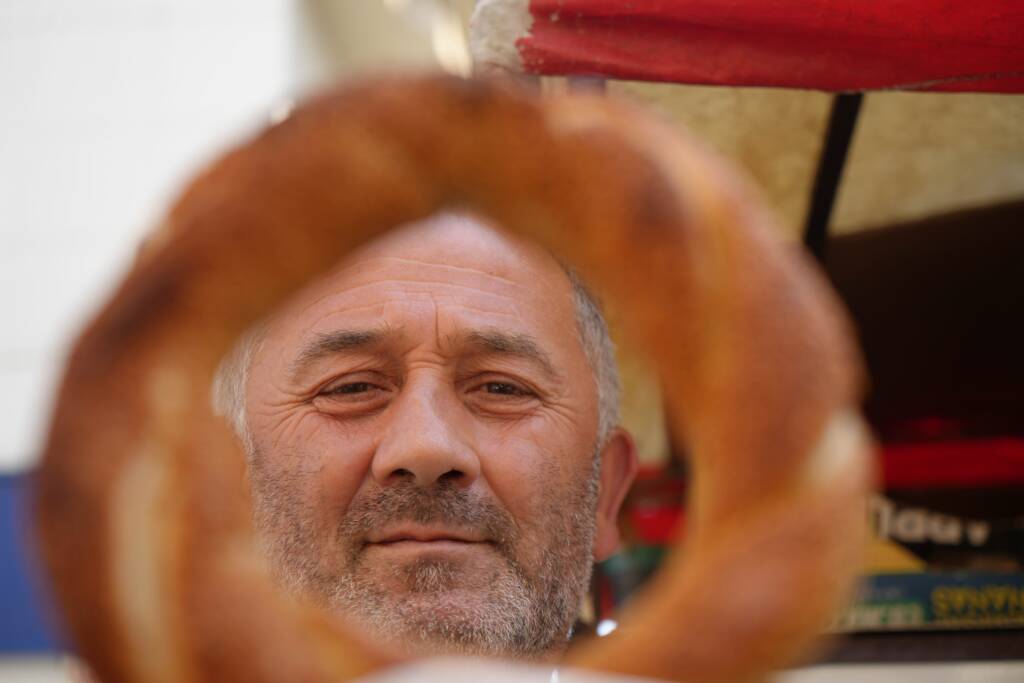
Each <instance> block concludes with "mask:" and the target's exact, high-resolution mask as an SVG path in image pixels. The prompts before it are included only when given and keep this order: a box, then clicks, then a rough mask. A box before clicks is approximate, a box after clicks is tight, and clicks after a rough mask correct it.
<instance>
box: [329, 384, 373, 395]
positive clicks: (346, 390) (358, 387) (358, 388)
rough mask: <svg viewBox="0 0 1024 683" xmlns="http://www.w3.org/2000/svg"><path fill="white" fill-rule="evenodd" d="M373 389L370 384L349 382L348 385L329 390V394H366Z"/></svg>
mask: <svg viewBox="0 0 1024 683" xmlns="http://www.w3.org/2000/svg"><path fill="white" fill-rule="evenodd" d="M371 389H373V385H372V384H370V383H369V382H349V383H348V384H341V385H339V386H336V387H334V388H333V389H330V390H328V391H327V392H325V393H327V394H365V393H366V392H368V391H370V390H371Z"/></svg>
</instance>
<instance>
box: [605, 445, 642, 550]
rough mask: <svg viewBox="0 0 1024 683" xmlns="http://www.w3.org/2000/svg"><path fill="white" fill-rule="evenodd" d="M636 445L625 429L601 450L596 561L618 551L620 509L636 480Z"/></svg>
mask: <svg viewBox="0 0 1024 683" xmlns="http://www.w3.org/2000/svg"><path fill="white" fill-rule="evenodd" d="M636 470H637V458H636V443H635V442H634V441H633V437H632V436H631V435H630V434H629V432H627V431H626V430H624V429H622V428H617V429H615V430H614V431H612V433H611V434H610V435H609V436H608V440H607V442H606V443H605V445H604V448H602V449H601V476H600V490H599V491H598V494H597V535H596V537H595V538H594V560H595V561H597V562H601V561H602V560H606V559H608V558H609V557H611V556H612V555H613V554H614V553H615V551H616V550H618V548H619V509H620V508H621V507H622V501H623V500H624V499H625V498H626V493H627V492H628V491H629V487H630V486H632V485H633V479H634V477H636Z"/></svg>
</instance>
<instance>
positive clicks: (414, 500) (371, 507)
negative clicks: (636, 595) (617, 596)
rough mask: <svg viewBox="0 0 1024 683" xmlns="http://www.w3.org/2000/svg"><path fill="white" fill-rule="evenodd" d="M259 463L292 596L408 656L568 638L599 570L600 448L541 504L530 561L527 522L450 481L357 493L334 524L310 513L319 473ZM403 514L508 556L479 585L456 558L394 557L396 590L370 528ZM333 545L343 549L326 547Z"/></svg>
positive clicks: (525, 651)
mask: <svg viewBox="0 0 1024 683" xmlns="http://www.w3.org/2000/svg"><path fill="white" fill-rule="evenodd" d="M261 462H262V457H261V454H260V453H258V452H255V453H254V454H253V458H251V463H250V467H251V470H252V481H253V499H254V519H255V522H256V527H257V530H258V535H259V538H260V541H261V544H262V545H263V547H264V550H265V552H266V554H267V557H268V558H269V560H270V564H271V567H272V569H273V571H274V573H275V576H276V578H277V580H278V581H279V583H280V584H281V585H282V586H284V587H285V589H286V590H287V591H289V592H290V593H292V594H293V595H296V596H299V597H301V598H304V599H306V600H311V601H313V602H314V603H316V604H318V605H320V606H322V607H323V608H325V609H326V610H328V611H330V612H332V613H334V614H337V615H340V616H342V617H343V618H345V619H348V620H351V621H354V622H356V623H358V624H360V625H361V626H363V627H364V628H366V629H368V630H369V631H370V632H371V633H372V634H373V635H374V636H375V637H376V638H377V639H378V640H380V641H383V642H387V643H389V644H392V645H393V646H396V647H398V648H399V649H401V650H403V651H405V652H407V653H409V654H419V655H423V654H466V655H475V656H485V657H507V658H515V659H540V658H545V657H548V656H550V655H551V654H552V653H554V652H557V651H559V650H560V649H561V648H563V647H564V646H565V644H566V642H567V639H568V637H569V631H570V628H571V626H572V624H573V623H574V621H575V619H576V616H577V614H578V611H579V607H580V604H581V600H582V598H583V595H584V593H585V592H586V590H587V587H588V585H589V582H590V575H591V571H592V553H593V543H594V536H595V533H596V528H595V527H596V523H595V511H596V505H597V490H598V472H599V462H598V458H597V456H596V454H595V458H594V461H593V462H594V464H593V467H592V469H591V472H590V476H589V478H588V480H586V481H583V482H581V485H580V486H577V487H574V490H572V491H565V492H561V493H562V495H556V494H555V493H554V492H553V494H552V496H550V497H549V498H548V499H547V500H546V501H545V502H544V504H543V507H544V514H543V515H542V516H541V518H540V519H541V520H542V521H541V523H540V524H538V527H539V528H538V529H534V530H533V531H534V532H535V537H536V538H540V539H541V540H542V541H543V542H542V543H541V544H540V547H538V548H536V549H535V562H534V563H533V564H534V565H535V566H533V567H528V566H525V565H524V563H523V562H522V557H523V556H524V555H528V554H527V553H524V552H522V550H523V549H522V546H521V545H520V543H521V541H522V538H523V529H521V528H520V527H519V526H518V525H517V524H516V522H515V521H514V520H513V519H512V517H511V516H510V515H509V513H508V512H507V511H505V510H504V509H503V508H501V507H499V506H498V505H497V504H495V503H494V502H491V501H489V500H483V499H481V498H477V497H474V496H472V495H470V494H469V493H468V492H467V491H465V490H463V489H460V488H457V487H455V486H453V485H450V484H447V483H446V482H440V483H439V484H436V485H435V486H433V487H430V488H421V487H417V486H414V485H412V484H408V485H406V484H397V485H395V486H391V487H388V488H379V489H376V490H374V491H372V495H370V494H364V495H360V496H357V498H356V499H355V500H353V501H352V503H351V505H350V506H349V508H348V510H346V511H345V513H344V517H343V518H342V521H341V523H340V524H339V525H338V527H337V529H336V530H335V531H334V532H333V534H332V533H331V531H330V530H328V531H326V532H323V531H321V530H319V529H317V528H316V527H315V526H314V524H313V523H312V521H311V520H312V517H311V515H309V514H303V506H302V503H301V498H300V497H299V495H298V492H299V491H301V490H302V487H301V483H302V478H303V477H308V476H315V475H314V474H298V475H296V474H287V475H282V474H281V473H275V474H270V473H268V472H266V471H265V470H264V468H262V467H261V466H260V463H261ZM399 521H415V522H419V523H424V524H426V523H434V524H444V525H448V526H455V527H461V528H466V529H473V530H474V531H478V532H482V533H483V535H484V536H485V537H487V538H488V539H491V542H492V544H493V551H494V552H496V553H498V555H499V557H500V559H501V560H502V562H501V563H500V564H499V566H498V567H497V568H496V569H495V571H494V572H493V574H492V575H491V576H487V577H484V578H483V580H478V581H477V583H479V584H480V585H479V586H473V587H470V588H467V587H466V585H465V578H466V577H465V573H464V571H463V568H461V567H460V566H459V564H458V563H457V562H453V561H449V560H446V559H443V558H429V557H428V558H421V559H419V560H416V561H414V562H411V563H406V564H402V565H396V566H395V567H393V576H392V577H391V578H394V579H396V580H398V581H399V582H400V583H401V584H402V585H403V586H405V588H406V590H405V592H404V593H401V594H396V593H394V592H392V591H389V590H387V589H385V588H384V587H383V586H382V585H381V584H380V583H379V581H377V580H374V577H373V576H372V574H371V573H370V572H369V571H368V570H366V568H365V566H364V565H363V564H361V561H362V559H364V555H363V551H364V550H365V546H364V543H363V541H362V539H363V538H365V536H366V534H367V533H368V532H369V531H370V530H372V529H374V528H380V527H381V526H383V525H384V524H385V523H389V522H399ZM538 534H539V535H538ZM332 535H333V537H332ZM325 545H326V546H330V547H331V548H333V549H334V552H333V553H332V552H327V553H325V552H324V546H325ZM468 591H475V594H473V595H470V594H469V593H468ZM481 592H482V593H483V595H480V593H481ZM460 597H461V598H462V599H460Z"/></svg>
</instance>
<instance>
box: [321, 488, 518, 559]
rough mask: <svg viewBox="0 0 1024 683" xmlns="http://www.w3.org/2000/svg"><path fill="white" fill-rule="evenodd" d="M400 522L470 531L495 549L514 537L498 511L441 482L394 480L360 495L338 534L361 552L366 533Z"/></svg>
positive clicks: (503, 514)
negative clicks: (428, 483)
mask: <svg viewBox="0 0 1024 683" xmlns="http://www.w3.org/2000/svg"><path fill="white" fill-rule="evenodd" d="M401 522H413V523H416V524H425V525H427V524H429V525H436V526H443V527H446V528H449V529H456V530H463V531H473V532H475V533H477V534H480V535H481V536H483V537H484V538H485V539H487V540H488V541H489V542H491V543H494V544H495V545H496V546H498V548H499V549H503V548H508V547H510V546H511V545H512V544H514V542H515V539H516V536H517V527H516V523H515V520H514V519H513V518H512V515H511V514H509V512H508V511H506V510H505V509H504V508H503V507H501V506H500V505H498V504H497V503H495V502H494V501H492V500H489V499H487V498H484V497H483V496H481V495H480V494H479V493H470V492H469V491H468V490H466V489H463V488H460V487H458V486H455V485H453V484H452V483H451V482H447V481H440V482H436V483H434V484H433V485H431V486H428V487H424V486H419V485H416V484H413V483H412V482H399V483H397V484H394V485H392V486H388V487H386V488H384V487H378V488H375V489H373V490H370V491H367V492H365V493H363V494H360V495H358V496H357V497H356V498H355V499H353V500H352V502H351V503H350V504H349V506H348V510H347V511H346V512H345V515H344V517H343V518H342V521H341V524H340V525H339V528H338V534H339V536H340V537H341V538H342V540H343V541H345V542H346V543H347V544H348V545H349V546H353V545H356V546H358V548H359V549H361V548H362V546H363V545H364V544H365V538H366V536H367V535H368V534H369V533H370V532H371V531H373V530H375V529H379V528H381V527H383V526H386V525H388V524H397V523H401Z"/></svg>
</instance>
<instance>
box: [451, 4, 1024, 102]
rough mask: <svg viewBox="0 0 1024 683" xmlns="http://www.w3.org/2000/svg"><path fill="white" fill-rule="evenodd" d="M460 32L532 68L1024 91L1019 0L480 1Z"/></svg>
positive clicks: (486, 50)
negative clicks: (465, 31)
mask: <svg viewBox="0 0 1024 683" xmlns="http://www.w3.org/2000/svg"><path fill="white" fill-rule="evenodd" d="M471 38H472V42H473V51H474V57H475V60H476V62H477V64H486V65H490V66H497V67H499V68H504V69H509V70H512V71H522V72H525V73H528V74H536V75H541V76H546V75H571V76H594V77H598V78H615V79H627V80H644V81H666V82H674V83H692V84H711V85H729V86H770V87H786V88H806V89H815V90H827V91H837V92H854V91H864V90H879V89H903V90H942V91H975V92H1005V93H1014V92H1024V3H1022V2H1020V0H974V1H973V2H964V1H963V0H886V1H884V2H863V1H862V0H773V1H770V2H765V1H764V0H686V1H685V2H683V1H681V0H675V1H673V0H643V1H642V2H641V1H638V0H635V1H625V0H530V1H529V2H527V1H526V0H482V1H481V2H479V3H478V8H477V13H476V16H475V17H474V26H473V31H472V36H471ZM511 46H514V49H512V47H511Z"/></svg>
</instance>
